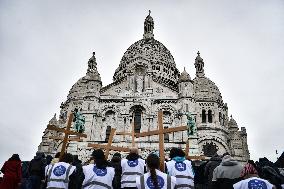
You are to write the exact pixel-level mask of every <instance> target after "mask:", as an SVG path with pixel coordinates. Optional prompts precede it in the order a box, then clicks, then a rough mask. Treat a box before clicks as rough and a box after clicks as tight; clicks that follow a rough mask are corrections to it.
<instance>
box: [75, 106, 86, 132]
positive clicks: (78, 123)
mask: <svg viewBox="0 0 284 189" xmlns="http://www.w3.org/2000/svg"><path fill="white" fill-rule="evenodd" d="M73 113H74V118H73V122H75V124H74V129H75V130H76V131H77V132H79V133H83V132H84V131H85V126H84V125H85V116H83V115H82V113H81V112H79V110H78V109H77V108H75V109H74V111H73Z"/></svg>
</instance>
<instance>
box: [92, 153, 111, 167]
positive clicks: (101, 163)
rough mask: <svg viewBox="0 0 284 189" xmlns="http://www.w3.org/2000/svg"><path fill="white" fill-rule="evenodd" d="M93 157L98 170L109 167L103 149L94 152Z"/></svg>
mask: <svg viewBox="0 0 284 189" xmlns="http://www.w3.org/2000/svg"><path fill="white" fill-rule="evenodd" d="M92 156H93V158H94V162H95V164H96V167H97V168H99V169H105V168H106V167H107V165H108V163H107V160H106V158H105V154H104V152H103V151H102V150H101V149H98V150H94V151H93V153H92Z"/></svg>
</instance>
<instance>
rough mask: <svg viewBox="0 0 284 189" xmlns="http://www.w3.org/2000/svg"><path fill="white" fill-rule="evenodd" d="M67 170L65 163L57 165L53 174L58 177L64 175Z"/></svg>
mask: <svg viewBox="0 0 284 189" xmlns="http://www.w3.org/2000/svg"><path fill="white" fill-rule="evenodd" d="M65 172H66V168H65V167H64V166H63V165H59V166H57V167H55V168H54V170H53V174H54V175H55V176H57V177H60V176H61V175H64V173H65Z"/></svg>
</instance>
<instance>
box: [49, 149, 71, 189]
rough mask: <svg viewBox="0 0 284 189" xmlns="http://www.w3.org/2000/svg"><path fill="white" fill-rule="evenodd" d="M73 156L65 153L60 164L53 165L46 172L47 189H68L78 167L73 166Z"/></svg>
mask: <svg viewBox="0 0 284 189" xmlns="http://www.w3.org/2000/svg"><path fill="white" fill-rule="evenodd" d="M72 162H73V156H72V154H69V153H65V154H64V155H63V157H62V158H61V160H60V161H59V162H58V163H55V164H53V165H52V166H51V167H49V169H48V170H47V171H46V173H47V175H46V178H47V187H46V188H47V189H68V187H69V182H70V176H71V175H72V174H73V173H74V171H75V169H76V167H75V166H72V165H71V163H72Z"/></svg>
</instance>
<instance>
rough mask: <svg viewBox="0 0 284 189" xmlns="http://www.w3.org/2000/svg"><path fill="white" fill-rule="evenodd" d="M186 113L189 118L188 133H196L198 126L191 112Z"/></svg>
mask: <svg viewBox="0 0 284 189" xmlns="http://www.w3.org/2000/svg"><path fill="white" fill-rule="evenodd" d="M185 115H186V118H187V123H186V125H187V135H188V136H189V135H196V132H197V131H196V126H195V122H194V120H193V117H192V115H191V113H189V112H186V113H185Z"/></svg>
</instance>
